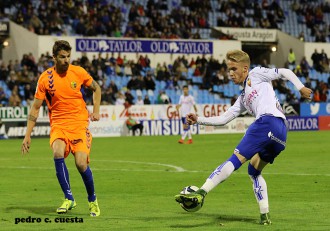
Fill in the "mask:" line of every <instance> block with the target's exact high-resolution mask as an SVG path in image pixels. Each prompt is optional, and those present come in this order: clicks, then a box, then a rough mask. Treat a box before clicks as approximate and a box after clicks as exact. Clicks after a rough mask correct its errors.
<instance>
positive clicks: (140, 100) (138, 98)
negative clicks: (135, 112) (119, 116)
mask: <svg viewBox="0 0 330 231" xmlns="http://www.w3.org/2000/svg"><path fill="white" fill-rule="evenodd" d="M143 104H144V101H143V99H142V96H140V95H139V96H138V97H137V100H136V103H135V105H143Z"/></svg>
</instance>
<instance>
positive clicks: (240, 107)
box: [227, 95, 246, 117]
mask: <svg viewBox="0 0 330 231" xmlns="http://www.w3.org/2000/svg"><path fill="white" fill-rule="evenodd" d="M227 111H230V112H231V113H232V114H233V115H234V116H235V117H237V116H239V115H240V114H241V113H242V112H244V111H246V108H245V107H244V104H243V103H242V95H240V96H239V97H238V98H237V100H236V101H235V103H234V105H233V106H231V107H230V108H228V110H227Z"/></svg>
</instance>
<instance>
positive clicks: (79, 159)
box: [75, 155, 87, 172]
mask: <svg viewBox="0 0 330 231" xmlns="http://www.w3.org/2000/svg"><path fill="white" fill-rule="evenodd" d="M75 162H76V167H77V169H78V171H79V172H85V171H86V169H87V159H86V158H84V156H83V155H76V156H75Z"/></svg>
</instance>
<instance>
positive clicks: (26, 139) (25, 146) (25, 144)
mask: <svg viewBox="0 0 330 231" xmlns="http://www.w3.org/2000/svg"><path fill="white" fill-rule="evenodd" d="M30 144H31V137H24V140H23V142H22V147H21V152H22V155H25V154H26V153H28V152H29V149H30Z"/></svg>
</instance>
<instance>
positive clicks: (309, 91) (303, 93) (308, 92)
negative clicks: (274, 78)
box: [299, 87, 313, 100]
mask: <svg viewBox="0 0 330 231" xmlns="http://www.w3.org/2000/svg"><path fill="white" fill-rule="evenodd" d="M299 92H300V94H301V97H303V98H306V99H308V100H312V97H311V94H312V93H313V90H312V89H309V88H307V87H303V88H301V89H300V90H299Z"/></svg>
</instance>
